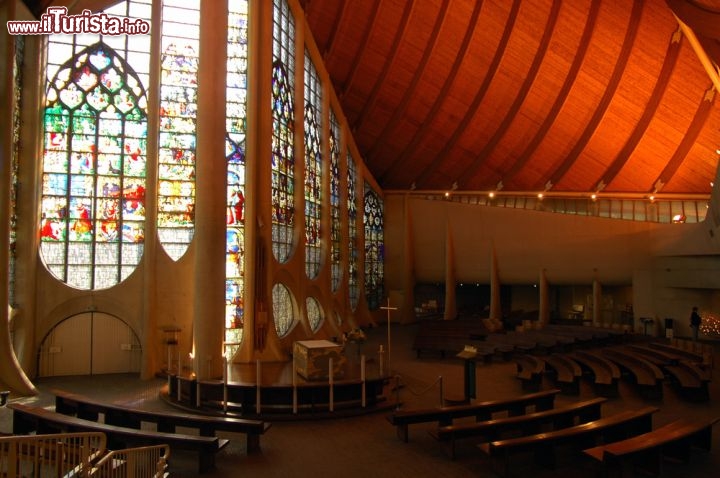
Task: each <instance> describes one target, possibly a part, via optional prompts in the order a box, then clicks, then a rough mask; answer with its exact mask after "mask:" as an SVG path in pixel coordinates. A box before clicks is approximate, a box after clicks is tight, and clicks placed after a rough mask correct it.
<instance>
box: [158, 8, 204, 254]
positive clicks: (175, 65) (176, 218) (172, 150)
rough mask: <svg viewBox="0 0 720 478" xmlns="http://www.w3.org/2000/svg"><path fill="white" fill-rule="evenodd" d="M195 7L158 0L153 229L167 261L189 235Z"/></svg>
mask: <svg viewBox="0 0 720 478" xmlns="http://www.w3.org/2000/svg"><path fill="white" fill-rule="evenodd" d="M199 8H200V2H199V0H164V1H163V22H162V47H161V48H162V55H161V60H160V68H161V69H160V137H159V149H158V217H157V224H158V236H159V238H160V243H161V244H162V245H163V247H164V248H165V251H166V252H167V253H168V255H169V256H170V257H171V258H172V259H173V260H178V259H179V258H180V257H182V256H183V254H185V251H186V250H187V247H188V245H189V244H190V242H191V241H192V238H193V233H194V230H195V150H196V140H197V138H196V129H197V77H198V67H199V58H198V52H199V40H198V38H199V33H200V28H199V26H200V11H199Z"/></svg>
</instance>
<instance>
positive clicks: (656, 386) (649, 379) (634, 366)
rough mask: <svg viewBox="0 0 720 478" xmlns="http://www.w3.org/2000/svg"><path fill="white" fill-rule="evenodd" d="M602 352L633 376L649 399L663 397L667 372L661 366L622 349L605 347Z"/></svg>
mask: <svg viewBox="0 0 720 478" xmlns="http://www.w3.org/2000/svg"><path fill="white" fill-rule="evenodd" d="M602 352H603V355H604V356H605V357H607V358H608V359H610V360H612V361H613V362H615V363H616V364H617V365H618V366H619V367H620V369H621V370H624V371H625V372H626V373H627V374H629V375H630V376H632V377H633V379H634V381H635V384H636V386H637V387H638V392H639V393H640V395H642V396H643V397H644V398H646V399H649V400H660V399H662V397H663V381H664V380H665V374H664V373H663V371H662V370H661V369H660V367H658V366H657V365H655V364H653V363H652V362H650V361H648V360H645V359H644V358H642V357H641V356H639V355H636V354H633V353H628V352H627V351H623V350H622V349H615V348H604V349H602Z"/></svg>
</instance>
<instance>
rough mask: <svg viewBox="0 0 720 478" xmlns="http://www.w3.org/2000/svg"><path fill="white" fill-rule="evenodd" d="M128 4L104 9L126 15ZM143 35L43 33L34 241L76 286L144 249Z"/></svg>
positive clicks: (115, 273)
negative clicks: (40, 148) (39, 196)
mask: <svg viewBox="0 0 720 478" xmlns="http://www.w3.org/2000/svg"><path fill="white" fill-rule="evenodd" d="M131 4H132V2H122V3H120V4H117V5H116V6H114V7H113V8H110V9H108V10H106V13H108V14H112V15H116V16H127V12H128V8H129V7H130V5H131ZM134 18H138V16H137V15H136V14H134ZM108 43H112V44H113V45H114V47H111V46H109V45H108ZM148 43H149V37H147V36H146V35H132V36H131V35H127V36H122V38H121V39H119V38H115V37H110V38H107V39H106V38H105V37H100V36H98V35H66V36H63V35H52V36H50V37H49V39H48V54H47V58H48V64H47V69H46V71H47V79H48V86H47V95H46V97H47V100H46V106H45V110H44V153H43V175H42V199H41V224H40V233H41V244H40V250H41V255H42V258H43V261H44V262H45V265H46V266H47V267H48V269H49V270H50V272H51V273H52V274H53V275H54V276H55V277H57V278H58V279H60V280H62V281H64V282H66V283H67V284H69V285H71V286H74V287H78V288H81V289H100V288H107V287H110V286H113V285H115V284H117V283H118V282H120V281H122V280H123V279H125V278H126V277H127V276H128V275H130V273H131V272H132V271H133V270H135V267H136V266H137V264H138V263H139V262H140V258H141V257H142V252H143V243H144V237H145V232H144V221H145V169H146V156H145V155H146V136H147V98H146V92H145V88H146V85H147V78H148V74H149V55H147V51H148ZM130 62H132V65H131V64H130Z"/></svg>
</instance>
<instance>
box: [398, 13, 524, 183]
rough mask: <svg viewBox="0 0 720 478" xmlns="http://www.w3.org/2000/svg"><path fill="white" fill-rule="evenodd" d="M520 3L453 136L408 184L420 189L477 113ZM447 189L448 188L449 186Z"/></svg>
mask: <svg viewBox="0 0 720 478" xmlns="http://www.w3.org/2000/svg"><path fill="white" fill-rule="evenodd" d="M520 3H521V0H513V4H512V7H511V9H510V15H509V16H508V19H507V23H505V30H504V31H503V34H502V38H500V43H499V44H498V47H497V50H495V55H494V57H493V59H492V62H491V63H490V67H489V68H488V73H487V75H485V78H484V79H483V82H482V85H480V87H479V88H478V91H477V94H476V95H475V98H473V101H472V103H471V104H470V105H469V106H468V109H467V110H466V111H465V115H464V116H463V118H462V120H460V121H459V122H458V123H457V125H456V126H455V130H454V131H453V134H452V135H451V136H450V138H448V140H447V141H446V142H445V146H444V147H443V148H442V149H441V150H440V151H438V153H437V154H436V155H435V157H434V158H433V160H432V161H431V162H430V165H429V166H427V167H426V168H425V170H424V171H422V172H421V173H420V175H419V176H418V175H417V174H416V175H415V177H414V178H411V177H410V174H408V180H409V181H410V183H415V184H416V186H417V187H418V188H420V187H421V185H422V184H424V183H425V182H426V181H427V180H428V178H429V177H430V176H431V175H432V174H433V173H434V172H435V170H436V169H437V168H438V167H439V166H440V164H442V162H443V161H444V160H445V159H446V155H447V152H448V151H450V150H451V149H452V148H453V147H454V146H455V144H456V143H457V142H458V140H459V139H460V136H462V135H463V134H464V133H465V132H466V129H467V126H468V124H469V123H470V120H471V119H472V118H473V116H475V114H476V113H477V109H478V107H479V106H480V103H481V102H482V100H483V98H485V95H486V94H487V91H488V88H489V87H490V84H491V83H492V80H493V78H495V74H496V73H497V70H498V66H500V61H501V60H502V57H503V55H504V54H505V51H506V50H507V47H508V41H509V40H510V35H511V34H512V32H513V30H514V27H515V21H516V20H517V16H518V11H519V10H520ZM448 187H450V185H449V184H448Z"/></svg>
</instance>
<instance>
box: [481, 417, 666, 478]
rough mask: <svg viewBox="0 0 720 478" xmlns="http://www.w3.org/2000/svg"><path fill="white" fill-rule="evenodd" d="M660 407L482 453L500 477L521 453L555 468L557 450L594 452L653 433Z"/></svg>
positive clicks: (490, 446) (484, 447) (492, 445)
mask: <svg viewBox="0 0 720 478" xmlns="http://www.w3.org/2000/svg"><path fill="white" fill-rule="evenodd" d="M657 411H658V408H656V407H645V408H641V409H639V410H626V411H623V412H619V413H616V414H614V415H611V416H608V417H604V418H600V419H599V420H594V421H591V422H587V423H583V424H581V425H576V426H573V427H569V428H563V429H561V430H555V431H551V432H546V433H539V434H536V435H528V436H524V437H518V438H509V439H507V440H499V441H492V442H489V443H482V444H480V445H478V446H479V448H480V450H481V451H482V452H483V453H485V454H486V455H488V456H490V458H491V459H492V462H493V465H492V466H493V470H494V471H495V472H496V473H498V474H499V475H500V476H505V475H507V474H508V473H509V471H510V462H511V459H512V457H513V455H514V454H516V453H518V452H533V453H534V456H535V462H536V463H538V464H542V465H546V466H550V467H554V465H555V448H556V447H558V446H560V445H567V444H572V445H574V446H575V447H580V448H581V449H584V448H590V447H592V446H595V445H597V444H598V443H600V442H610V441H618V440H622V439H625V438H629V437H632V436H635V435H639V434H641V433H646V432H648V431H650V430H652V415H653V414H654V413H655V412H657Z"/></svg>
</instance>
